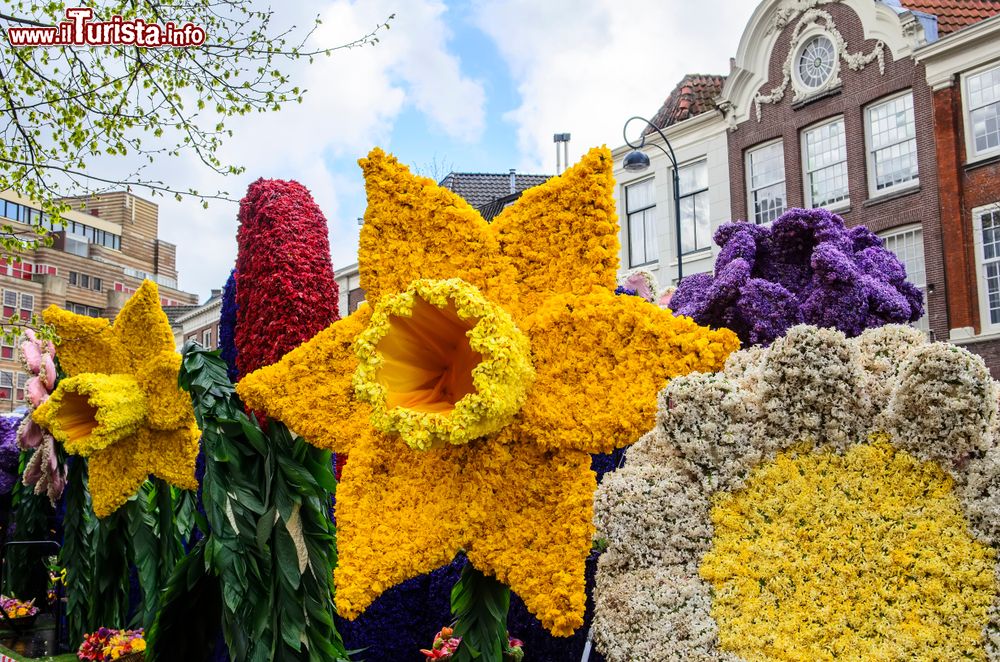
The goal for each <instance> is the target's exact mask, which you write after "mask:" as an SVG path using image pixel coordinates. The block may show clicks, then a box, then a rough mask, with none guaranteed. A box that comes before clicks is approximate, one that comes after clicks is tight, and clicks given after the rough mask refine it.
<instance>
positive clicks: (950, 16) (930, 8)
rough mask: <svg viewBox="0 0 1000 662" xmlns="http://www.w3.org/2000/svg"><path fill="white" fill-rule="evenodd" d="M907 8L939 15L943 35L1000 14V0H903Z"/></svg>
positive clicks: (939, 27)
mask: <svg viewBox="0 0 1000 662" xmlns="http://www.w3.org/2000/svg"><path fill="white" fill-rule="evenodd" d="M902 3H903V6H904V7H906V8H907V9H912V10H915V11H921V12H924V13H926V14H933V15H934V16H937V20H938V33H940V34H942V35H946V34H949V33H951V32H955V31H956V30H961V29H962V28H964V27H967V26H969V25H972V24H973V23H978V22H979V21H982V20H985V19H987V18H990V17H991V16H996V15H997V14H1000V0H902Z"/></svg>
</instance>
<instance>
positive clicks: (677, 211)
mask: <svg viewBox="0 0 1000 662" xmlns="http://www.w3.org/2000/svg"><path fill="white" fill-rule="evenodd" d="M633 120H639V121H640V122H645V123H646V126H647V127H649V128H651V129H653V130H654V131H656V132H657V133H658V134H660V138H662V139H663V144H664V145H666V146H667V148H666V149H663V148H662V147H660V146H659V145H658V144H657V143H650V145H652V146H653V147H656V148H657V149H659V150H660V151H661V152H663V153H664V154H665V155H666V157H667V159H669V161H670V165H671V166H672V167H673V170H672V173H673V184H674V187H673V189H674V222H675V224H676V227H675V234H676V235H677V284H678V285H679V284H680V282H681V278H683V277H684V265H683V264H682V258H681V190H680V176H679V175H678V174H677V157H676V156H674V148H673V147H672V146H671V145H670V141H669V140H667V137H666V136H665V135H663V132H662V131H660V128H659V127H658V126H656V125H655V124H653V123H652V122H650V121H649V120H647V119H646V118H644V117H639V116H638V115H636V116H634V117H630V118H628V120H626V121H625V126H623V127H622V137H623V138H625V144H626V145H628V146H629V147H631V148H632V151H631V152H629V153H628V154H626V155H625V158H624V159H623V160H622V167H623V168H624V169H625V170H626V171H628V172H642V171H643V170H645V169H646V168H648V167H649V156H647V155H646V153H645V152H643V151H641V150H642V148H643V146H645V144H646V132H645V131H643V132H642V135H641V136H640V137H639V144H637V145H636V144H634V143H632V142H631V141H630V140H629V139H628V125H629V124H630V123H632V121H633Z"/></svg>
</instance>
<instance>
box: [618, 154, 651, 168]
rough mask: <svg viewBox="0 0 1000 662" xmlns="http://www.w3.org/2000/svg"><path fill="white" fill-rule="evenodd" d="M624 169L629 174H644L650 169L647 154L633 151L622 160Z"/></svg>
mask: <svg viewBox="0 0 1000 662" xmlns="http://www.w3.org/2000/svg"><path fill="white" fill-rule="evenodd" d="M622 167H623V168H625V170H627V171H628V172H642V171H643V170H645V169H646V168H648V167H649V157H648V156H646V154H645V152H640V151H639V150H637V149H633V150H632V151H631V152H629V153H628V154H626V155H625V158H624V159H623V160H622Z"/></svg>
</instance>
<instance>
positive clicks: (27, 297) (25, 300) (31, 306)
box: [21, 294, 35, 322]
mask: <svg viewBox="0 0 1000 662" xmlns="http://www.w3.org/2000/svg"><path fill="white" fill-rule="evenodd" d="M34 310H35V297H34V295H32V294H22V295H21V319H22V320H23V321H25V322H27V321H28V320H30V319H31V313H33V312H34Z"/></svg>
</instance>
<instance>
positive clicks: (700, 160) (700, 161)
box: [671, 154, 714, 258]
mask: <svg viewBox="0 0 1000 662" xmlns="http://www.w3.org/2000/svg"><path fill="white" fill-rule="evenodd" d="M699 165H704V166H705V188H700V189H695V190H694V191H691V192H689V193H681V192H680V190H679V189H678V191H677V200H678V206H679V203H680V202H681V201H683V200H684V198H696V197H697V196H699V195H702V194H705V196H706V199H707V200H708V240H707V241H708V243H707V244H706V245H704V246H697V244H696V245H695V248H694V249H692V250H690V251H687V252H682V253H681V255H682V256H683V257H685V258H689V257H691V256H692V255H698V254H699V253H704V252H706V251H711V250H712V235H713V234H714V233H713V231H712V200H711V198H709V197H708V193H709V192H710V191H711V190H712V187H711V183H710V182H709V176H710V175H709V174H708V155H707V154H703V155H702V156H699V157H696V158H693V159H691V160H689V161H687V162H686V163H681V164H680V165H678V166H677V179H676V180H673V179H672V181H676V182H677V184H678V187H679V186H680V174H681V170H684V169H686V168H693V167H695V166H699ZM671 177H673V173H671ZM671 185H672V184H671ZM694 209H695V213H696V216H695V219H694V220H695V241H696V242H697V239H698V225H697V211H698V206H697V205H695V207H694ZM674 211H675V212H676V211H677V207H674ZM680 227H682V222H681V221H680V220H679V219H676V218H675V219H674V231H675V232H676V231H677V229H678V228H680ZM674 241H677V239H676V238H675V239H674ZM682 251H683V247H682Z"/></svg>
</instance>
